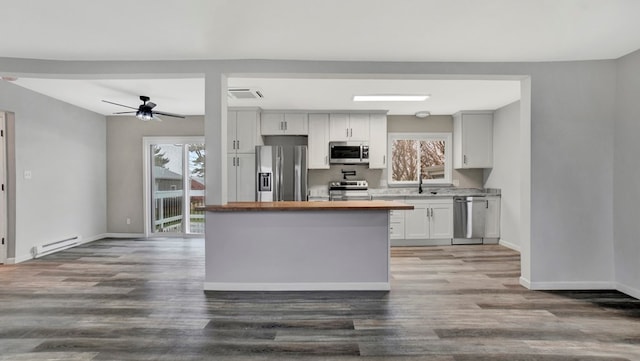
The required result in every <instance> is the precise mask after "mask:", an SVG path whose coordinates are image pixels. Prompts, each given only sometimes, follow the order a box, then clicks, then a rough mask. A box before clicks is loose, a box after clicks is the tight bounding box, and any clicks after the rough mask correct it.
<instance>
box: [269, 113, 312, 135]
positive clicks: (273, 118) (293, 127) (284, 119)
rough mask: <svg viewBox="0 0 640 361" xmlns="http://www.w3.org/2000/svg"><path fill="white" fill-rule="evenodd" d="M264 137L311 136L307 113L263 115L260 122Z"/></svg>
mask: <svg viewBox="0 0 640 361" xmlns="http://www.w3.org/2000/svg"><path fill="white" fill-rule="evenodd" d="M260 123H261V124H260V134H262V135H307V134H309V128H308V120H307V113H289V112H287V113H284V112H277V113H270V112H269V113H267V112H265V113H262V119H261V122H260Z"/></svg>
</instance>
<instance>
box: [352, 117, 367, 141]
mask: <svg viewBox="0 0 640 361" xmlns="http://www.w3.org/2000/svg"><path fill="white" fill-rule="evenodd" d="M349 140H354V141H358V140H359V141H368V140H369V114H359V113H355V114H349Z"/></svg>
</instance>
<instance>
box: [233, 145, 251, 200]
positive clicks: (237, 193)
mask: <svg viewBox="0 0 640 361" xmlns="http://www.w3.org/2000/svg"><path fill="white" fill-rule="evenodd" d="M227 192H228V193H227V201H228V202H251V201H255V200H256V156H255V154H253V153H248V154H240V153H238V154H233V153H229V154H227Z"/></svg>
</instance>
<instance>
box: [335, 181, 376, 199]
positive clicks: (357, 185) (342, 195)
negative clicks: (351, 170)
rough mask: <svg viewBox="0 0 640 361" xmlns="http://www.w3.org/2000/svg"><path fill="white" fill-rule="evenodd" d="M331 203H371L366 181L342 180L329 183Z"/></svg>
mask: <svg viewBox="0 0 640 361" xmlns="http://www.w3.org/2000/svg"><path fill="white" fill-rule="evenodd" d="M329 200H330V201H370V200H371V195H370V194H369V184H368V183H367V181H366V180H342V181H336V182H330V183H329Z"/></svg>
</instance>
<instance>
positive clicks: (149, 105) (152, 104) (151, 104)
mask: <svg viewBox="0 0 640 361" xmlns="http://www.w3.org/2000/svg"><path fill="white" fill-rule="evenodd" d="M147 106H148V107H149V109H153V108H155V106H156V103H154V102H147Z"/></svg>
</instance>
